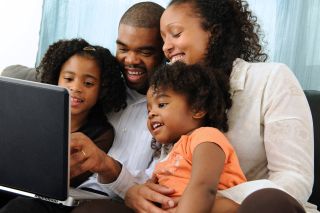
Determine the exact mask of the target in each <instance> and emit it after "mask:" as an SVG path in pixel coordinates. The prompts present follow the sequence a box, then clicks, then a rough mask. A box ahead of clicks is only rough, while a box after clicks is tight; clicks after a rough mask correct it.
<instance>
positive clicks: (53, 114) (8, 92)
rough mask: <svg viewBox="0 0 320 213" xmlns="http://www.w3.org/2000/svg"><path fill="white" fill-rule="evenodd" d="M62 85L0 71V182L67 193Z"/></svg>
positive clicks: (45, 193) (66, 111) (65, 109)
mask: <svg viewBox="0 0 320 213" xmlns="http://www.w3.org/2000/svg"><path fill="white" fill-rule="evenodd" d="M68 129H69V95H68V92H67V90H66V89H63V88H60V87H57V86H53V85H47V84H40V83H35V82H28V81H23V80H18V79H10V78H3V77H0V156H1V157H0V185H1V186H5V187H10V188H13V189H18V190H22V191H26V192H30V193H33V194H37V195H40V196H44V197H49V198H53V199H58V200H65V199H66V198H67V190H68V186H69V183H68V145H69V144H68V137H69V131H68Z"/></svg>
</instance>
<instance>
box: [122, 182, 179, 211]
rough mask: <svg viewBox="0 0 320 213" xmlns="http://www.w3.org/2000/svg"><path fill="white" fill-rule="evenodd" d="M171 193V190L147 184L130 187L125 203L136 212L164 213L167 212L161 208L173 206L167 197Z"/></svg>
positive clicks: (150, 183)
mask: <svg viewBox="0 0 320 213" xmlns="http://www.w3.org/2000/svg"><path fill="white" fill-rule="evenodd" d="M172 193H174V190H173V189H169V188H167V187H165V186H161V185H159V184H156V183H152V182H147V183H145V184H141V185H134V186H132V187H131V188H130V189H129V190H128V191H127V193H126V196H125V203H126V205H127V206H128V207H130V208H132V209H133V210H135V211H136V212H153V213H165V212H167V211H166V210H164V209H162V208H161V206H167V207H170V208H172V207H174V205H175V202H174V200H173V199H171V198H170V197H168V195H170V194H172ZM157 204H158V205H157Z"/></svg>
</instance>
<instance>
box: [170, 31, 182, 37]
mask: <svg viewBox="0 0 320 213" xmlns="http://www.w3.org/2000/svg"><path fill="white" fill-rule="evenodd" d="M180 35H181V32H180V33H173V34H172V37H174V38H179V37H180Z"/></svg>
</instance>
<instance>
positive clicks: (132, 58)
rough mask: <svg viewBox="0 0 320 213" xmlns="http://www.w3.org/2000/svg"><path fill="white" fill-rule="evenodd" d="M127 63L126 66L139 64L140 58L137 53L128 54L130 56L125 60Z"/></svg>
mask: <svg viewBox="0 0 320 213" xmlns="http://www.w3.org/2000/svg"><path fill="white" fill-rule="evenodd" d="M125 63H126V64H138V63H139V57H138V55H137V53H135V52H132V51H130V52H128V54H127V55H126V58H125Z"/></svg>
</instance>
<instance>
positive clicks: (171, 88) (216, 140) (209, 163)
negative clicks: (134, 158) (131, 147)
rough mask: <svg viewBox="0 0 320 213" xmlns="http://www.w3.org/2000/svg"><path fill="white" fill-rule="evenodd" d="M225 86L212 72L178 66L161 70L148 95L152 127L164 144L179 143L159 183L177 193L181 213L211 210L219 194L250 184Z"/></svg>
mask: <svg viewBox="0 0 320 213" xmlns="http://www.w3.org/2000/svg"><path fill="white" fill-rule="evenodd" d="M224 95H225V94H223V93H222V92H221V89H220V88H219V82H218V80H217V78H216V77H215V76H214V75H213V72H212V71H211V70H207V69H205V68H204V67H202V66H200V65H189V66H188V65H185V64H184V63H181V62H176V63H175V64H173V65H166V66H163V67H161V68H160V69H158V70H157V71H155V73H154V75H153V76H152V77H151V80H150V87H149V90H148V92H147V107H148V122H147V123H148V128H149V130H150V132H151V134H152V135H153V137H154V138H155V140H156V141H157V142H158V143H160V144H174V146H173V148H172V150H171V151H170V153H169V154H168V156H167V157H166V158H165V159H164V160H163V161H161V162H159V163H158V164H157V165H156V167H155V170H154V175H153V179H154V180H155V181H156V182H158V183H159V184H161V185H164V186H167V187H169V188H173V189H175V193H174V194H172V195H171V196H172V197H180V196H182V197H181V199H180V201H179V205H178V209H177V210H178V212H209V211H210V210H211V208H212V206H213V204H214V200H215V196H216V192H217V190H218V189H219V190H221V189H226V188H229V187H232V186H234V185H237V184H239V183H242V182H244V181H246V179H245V176H244V174H243V173H242V170H241V168H240V166H239V162H238V159H237V156H236V154H235V152H234V150H233V148H232V146H231V145H230V143H229V142H228V140H227V138H226V137H225V136H224V135H223V133H222V132H221V131H227V130H228V125H227V116H226V111H227V109H229V108H230V106H231V104H230V103H226V102H225V101H224V97H223V96H224Z"/></svg>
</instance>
